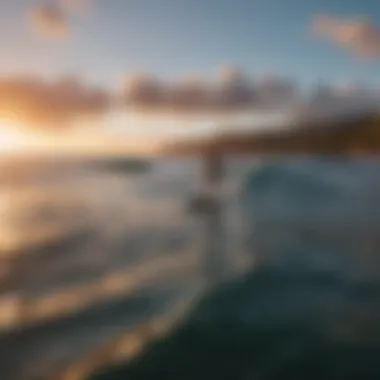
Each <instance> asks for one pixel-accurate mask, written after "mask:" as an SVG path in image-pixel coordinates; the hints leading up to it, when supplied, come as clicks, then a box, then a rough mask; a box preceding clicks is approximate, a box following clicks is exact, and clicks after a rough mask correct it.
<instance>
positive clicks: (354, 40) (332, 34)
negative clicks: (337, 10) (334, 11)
mask: <svg viewBox="0 0 380 380" xmlns="http://www.w3.org/2000/svg"><path fill="white" fill-rule="evenodd" d="M312 30H313V32H314V33H315V34H316V35H318V36H321V37H325V38H328V39H330V40H331V41H333V42H335V43H336V44H338V45H340V46H342V47H344V48H346V49H349V50H350V51H351V52H353V53H354V54H355V55H356V56H358V57H359V58H362V59H373V58H378V57H380V28H378V27H376V26H375V25H373V24H371V22H369V21H368V20H367V19H365V18H351V19H338V18H335V17H332V16H318V17H316V18H315V20H314V22H313V24H312Z"/></svg>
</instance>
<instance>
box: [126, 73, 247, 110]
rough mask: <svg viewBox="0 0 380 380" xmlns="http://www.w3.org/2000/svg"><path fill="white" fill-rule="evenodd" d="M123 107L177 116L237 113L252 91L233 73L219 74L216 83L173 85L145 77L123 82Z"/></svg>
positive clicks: (192, 80) (193, 79)
mask: <svg viewBox="0 0 380 380" xmlns="http://www.w3.org/2000/svg"><path fill="white" fill-rule="evenodd" d="M125 100H126V102H127V104H129V105H131V106H133V107H135V108H138V109H145V110H156V111H157V110H168V111H174V112H176V111H180V112H213V111H224V110H229V111H230V110H237V109H241V108H245V107H248V106H250V105H251V104H252V103H253V101H254V88H253V85H252V84H251V83H249V81H248V80H247V79H246V78H245V77H244V76H243V75H242V74H241V73H240V72H239V71H237V70H232V69H231V70H229V71H227V70H223V73H222V74H220V76H219V78H218V80H217V81H214V82H209V81H206V80H204V79H202V78H198V77H195V76H184V77H182V78H179V79H178V80H176V81H173V82H166V83H164V82H162V81H160V80H158V79H156V78H153V77H151V76H147V75H138V76H134V77H132V78H129V79H128V81H127V86H126V91H125Z"/></svg>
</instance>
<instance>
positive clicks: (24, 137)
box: [0, 120, 35, 152]
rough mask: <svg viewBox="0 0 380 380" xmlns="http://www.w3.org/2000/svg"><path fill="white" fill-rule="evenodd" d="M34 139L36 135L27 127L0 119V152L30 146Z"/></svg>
mask: <svg viewBox="0 0 380 380" xmlns="http://www.w3.org/2000/svg"><path fill="white" fill-rule="evenodd" d="M34 141H35V138H34V136H33V135H32V134H31V133H28V132H26V128H23V127H22V126H20V125H17V124H15V123H12V122H9V121H4V120H0V152H1V151H13V150H19V149H23V148H28V147H29V146H31V145H33V143H34Z"/></svg>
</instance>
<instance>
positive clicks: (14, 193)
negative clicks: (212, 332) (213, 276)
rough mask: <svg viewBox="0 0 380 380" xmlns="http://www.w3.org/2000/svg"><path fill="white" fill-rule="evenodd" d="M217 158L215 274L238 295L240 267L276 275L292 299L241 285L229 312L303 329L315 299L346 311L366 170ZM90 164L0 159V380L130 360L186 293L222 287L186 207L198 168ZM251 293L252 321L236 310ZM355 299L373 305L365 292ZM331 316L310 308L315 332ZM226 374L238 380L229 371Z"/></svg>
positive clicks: (363, 281) (365, 237) (370, 183)
mask: <svg viewBox="0 0 380 380" xmlns="http://www.w3.org/2000/svg"><path fill="white" fill-rule="evenodd" d="M225 160H226V161H225V163H226V165H225V180H224V183H223V185H222V188H221V197H222V204H223V208H222V221H223V228H224V230H223V231H221V232H220V241H222V242H223V244H221V248H220V249H223V251H224V252H223V256H221V257H223V265H224V270H225V271H226V273H227V276H226V278H227V280H226V281H238V280H239V279H240V280H239V281H240V282H239V281H238V282H237V283H238V284H239V286H243V285H242V283H241V280H242V279H245V278H246V276H247V274H246V273H247V272H248V273H249V274H248V276H254V273H255V271H258V272H257V273H261V272H260V271H261V270H264V271H265V270H269V271H270V275H269V277H268V278H269V279H271V280H270V281H272V282H273V284H274V283H277V282H278V281H280V282H281V281H284V282H283V283H282V285H280V286H281V287H282V288H283V289H285V288H287V287H289V286H290V287H293V288H294V289H297V292H298V293H297V292H296V293H294V296H292V294H293V293H292V292H287V293H286V297H285V298H282V297H281V296H279V295H278V294H273V292H268V293H266V290H265V289H264V288H265V286H264V288H263V291H262V294H259V293H260V292H259V293H257V292H258V291H257V289H256V288H255V291H254V292H253V293H252V297H253V298H252V300H251V301H250V300H249V296H247V291H246V289H249V288H250V286H252V285H251V284H249V285H245V287H242V288H241V294H243V293H244V296H238V295H236V294H235V296H234V299H235V300H234V302H235V303H234V304H233V305H234V306H233V308H234V310H236V313H237V315H235V317H234V318H235V319H236V318H237V320H238V321H240V322H239V323H241V324H242V325H245V324H247V323H250V321H252V323H254V324H255V323H256V324H257V326H261V325H263V323H264V322H266V323H267V324H268V323H269V325H270V323H272V325H273V326H274V327H275V326H277V325H281V323H287V321H289V319H290V320H292V318H294V320H301V322H303V321H308V320H309V319H308V318H311V316H310V313H311V311H310V310H314V309H313V308H314V301H313V300H315V302H316V303H318V304H320V303H321V302H322V303H323V302H325V303H326V304H328V305H329V307H330V308H332V309H333V311H334V310H335V311H336V312H338V309H339V308H342V307H344V308H346V309H347V310H348V309H349V310H351V311H347V313H348V314H350V313H351V314H353V315H354V314H355V313H354V312H353V311H352V310H353V309H352V305H351V304H350V302H349V300H347V293H346V291H343V290H342V287H341V284H342V282H344V284H347V286H349V287H350V289H352V288H355V287H359V288H360V289H363V286H364V287H365V286H367V287H369V288H368V289H372V290H373V286H377V284H378V281H379V279H380V277H379V275H380V270H379V267H378V263H379V257H380V256H379V249H378V248H380V240H379V238H378V236H380V235H379V234H378V232H379V231H378V228H379V226H380V224H379V222H380V206H379V205H380V202H379V194H380V191H379V190H380V179H379V178H380V177H379V176H378V175H377V174H378V172H379V169H380V164H379V163H378V162H377V161H375V160H370V159H355V160H352V159H350V160H349V159H341V158H328V157H324V158H297V159H294V158H284V159H281V160H268V159H265V160H264V159H258V158H254V159H251V158H245V157H242V158H236V157H229V158H226V159H225ZM100 163H102V160H96V161H94V160H92V161H91V160H85V159H82V160H80V159H75V160H74V159H71V160H64V159H57V158H55V159H50V160H48V159H47V158H38V159H36V158H34V159H30V158H27V159H25V158H22V159H19V160H8V161H7V160H4V161H3V163H2V165H1V171H0V185H1V186H0V211H1V218H0V260H1V268H0V280H1V281H0V372H1V374H2V379H4V380H7V379H16V378H17V379H19V378H21V379H44V378H49V379H52V378H54V379H58V378H59V379H65V378H67V379H73V378H78V379H80V378H84V376H85V375H84V373H85V372H88V371H94V370H95V369H96V368H97V367H99V366H102V365H103V364H104V365H105V364H106V363H108V362H113V361H114V360H116V359H117V360H126V358H132V357H135V355H137V354H136V352H137V353H138V352H140V351H139V350H141V349H142V347H143V346H144V345H145V344H147V342H150V341H154V340H155V339H157V336H162V335H164V336H167V335H168V334H169V336H170V333H171V331H172V330H175V329H174V326H175V325H179V326H181V325H182V324H183V323H185V322H183V321H186V318H188V316H189V315H190V316H191V315H193V314H192V313H194V311H193V310H197V309H196V308H195V309H194V308H193V306H194V305H197V304H198V303H197V302H198V301H197V300H199V299H202V298H203V297H204V296H205V294H209V293H210V292H212V291H216V292H220V291H222V290H221V289H224V288H223V284H219V285H218V284H217V283H216V284H213V288H210V285H209V282H208V279H207V278H205V277H207V273H205V271H204V263H205V257H204V241H203V240H202V238H201V237H203V236H204V233H203V232H204V231H203V229H204V224H203V222H202V220H200V219H199V216H196V215H192V214H191V213H189V207H188V204H189V202H190V201H191V199H192V197H193V196H194V195H195V194H197V193H198V192H199V191H200V190H201V189H202V182H201V175H200V173H201V162H200V161H199V160H197V159H189V158H184V159H180V160H178V159H177V160H173V159H155V160H152V159H150V160H149V162H147V164H146V166H143V167H142V168H141V170H140V169H137V170H136V169H133V170H132V169H130V168H129V166H128V165H121V166H120V165H119V166H117V165H116V168H115V167H114V166H112V165H100ZM273 271H274V272H273ZM273 273H277V274H278V275H277V277H276V276H274V275H273ZM257 276H258V277H257V278H259V277H260V275H259V274H258V275H257ZM273 276H274V277H273ZM299 276H301V278H303V277H302V276H306V278H307V277H308V276H309V277H310V278H314V277H315V276H317V278H318V279H320V280H318V281H320V283H318V282H317V285H315V283H314V284H313V285H312V290H311V291H310V293H309V294H307V291H306V289H308V286H309V285H307V282H306V283H305V284H306V285H303V283H302V281H301V282H299V284H298V285H294V282H295V283H296V282H297V281H296V280H295V279H297V278H299ZM313 276H314V277H313ZM326 276H327V277H326ZM233 278H235V280H232V279H233ZM326 278H327V280H326ZM331 278H332V279H334V281H338V282H337V283H336V285H334V284H335V282H334V281H333V285H331V281H330V279H331ZM236 279H238V280H236ZM278 279H279V280H278ZM250 281H253V280H252V279H251V280H250ZM255 281H256V280H255ZM276 281H277V282H276ZM339 281H340V282H339ZM264 282H265V281H264ZM289 284H290V285H289ZM318 284H320V285H318ZM326 284H329V285H326ZM338 284H339V285H338ZM330 285H331V286H332V287H333V288H334V286H335V288H334V289H333V292H334V297H332V298H331V297H330V295H329V294H326V286H330ZM297 286H298V287H297ZM303 286H305V288H304V291H303V293H302V289H301V288H302V287H303ZM319 286H320V288H319ZM293 288H292V289H293ZM346 288H347V287H346ZM346 288H344V289H346ZM234 289H237V287H236V286H235V287H234ZM355 289H356V288H355ZM236 291H237V290H236ZM226 292H227V293H228V292H229V291H226ZM299 292H301V293H302V294H301V293H300V294H299ZM239 294H240V293H239ZM253 294H254V295H253ZM258 294H259V295H258ZM265 295H267V297H266V298H265ZM247 297H248V298H247ZM255 297H259V302H260V304H261V305H263V307H264V309H266V310H267V311H266V312H263V310H262V309H258V310H257V311H256V312H255V313H253V314H252V311H247V310H249V302H253V301H254V300H255V299H256V298H255ZM363 297H364V298H365V299H366V307H369V310H370V311H371V310H372V311H373V310H375V309H376V310H377V307H378V305H377V302H378V300H376V297H372V298H371V301H370V302H369V301H368V295H366V294H365V293H363ZM366 297H367V298H366ZM227 298H228V297H227ZM206 299H207V298H206ZM236 299H241V302H242V303H241V304H240V305H236ZM321 300H322V301H321ZM202 302H203V303H204V302H205V301H202ZM213 302H214V303H213V305H214V306H213V307H214V309H213V310H216V311H213V312H212V313H215V312H216V313H218V311H217V310H218V307H220V310H221V311H220V314H221V315H223V312H224V311H223V310H224V309H225V307H227V306H223V305H222V304H221V305H219V306H218V304H216V306H215V301H213ZM226 302H227V301H226ZM228 302H232V301H228ZM355 302H356V301H355ZM371 302H372V303H371ZM201 304H202V303H201ZM343 304H344V306H342V305H343ZM305 305H306V306H305ZM355 305H356V304H355ZM368 305H369V306H368ZM304 307H306V308H307V313H305V312H304V309H303V308H304ZM350 307H351V309H350ZM323 308H326V306H325V305H324V306H323ZM346 309H345V310H346ZM363 309H365V307H363ZM238 310H242V311H241V313H243V314H242V315H240V314H239V313H240V311H239V312H238ZM289 310H290V311H289ZM323 310H325V309H323ZM365 310H366V309H365ZM195 313H196V312H195ZM212 313H211V314H210V315H212ZM247 313H248V314H247ZM368 313H370V312H367V314H368ZM373 313H374V314H376V313H375V312H373ZM206 314H207V313H206ZM322 314H323V313H322ZM322 314H321V315H322ZM333 314H334V313H333ZM335 314H336V313H335ZM335 314H334V318H335V319H334V318H333V317H332V316H331V315H330V314H326V315H327V316H326V315H325V314H323V316H324V317H325V318H327V319H328V321H327V322H326V323H327V324H328V325H334V326H337V323H338V322H337V321H336V316H335ZM338 314H339V313H338ZM351 314H350V315H351ZM363 314H365V312H363ZM367 314H365V315H367ZM355 315H356V314H355ZM208 318H209V317H208ZM247 318H248V319H247ZM271 318H272V319H271ZM300 318H301V319H300ZM302 318H304V319H303V320H302ZM321 318H322V317H321ZM329 318H330V319H331V321H330V320H329ZM347 318H348V317H347ZM363 318H364V317H363ZM368 318H369V317H368ZM206 319H207V318H206ZM333 319H334V323H335V324H333V322H332V320H333ZM215 321H216V320H215ZM270 321H272V322H270ZM370 321H371V323H372V324H374V330H375V331H377V328H378V326H377V324H376V323H375V322H373V318H372V319H370ZM210 323H211V324H212V323H213V322H212V321H211V322H210ZM267 324H266V326H267ZM338 324H339V323H338ZM346 324H347V323H346ZM345 328H346V330H350V328H351V330H352V326H351V325H350V327H345ZM330 329H331V327H330ZM342 329H343V327H342ZM336 330H338V327H336ZM343 330H344V329H343ZM346 330H345V331H346ZM351 330H350V332H349V333H350V334H354V333H355V332H353V331H351ZM349 333H347V334H349ZM342 334H343V333H342ZM379 343H380V340H379ZM274 344H275V343H274ZM372 344H373V342H372ZM106 359H107V360H106ZM267 360H269V359H267ZM163 362H164V360H163ZM165 373H166V372H165ZM65 376H66V377H65ZM70 376H71V377H70ZM73 376H77V377H73ZM131 378H133V377H131ZM147 378H148V377H147ZM167 378H173V379H174V378H178V373H177V374H176V375H173V376H172V377H170V376H168V377H167ZM208 378H212V377H208ZM218 378H221V377H218ZM226 378H227V377H226ZM231 378H233V377H231ZM235 378H243V377H239V375H237V374H236V372H235ZM245 378H246V377H245ZM257 378H259V379H261V378H265V377H257ZM268 378H270V377H268Z"/></svg>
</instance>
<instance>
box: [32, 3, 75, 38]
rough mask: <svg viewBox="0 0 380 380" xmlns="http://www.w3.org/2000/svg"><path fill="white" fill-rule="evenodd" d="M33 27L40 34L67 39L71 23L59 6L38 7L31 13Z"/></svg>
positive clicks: (44, 5)
mask: <svg viewBox="0 0 380 380" xmlns="http://www.w3.org/2000/svg"><path fill="white" fill-rule="evenodd" d="M30 21H31V25H32V27H33V28H34V30H35V31H37V32H38V33H40V34H43V35H47V36H54V37H65V36H67V34H68V32H69V21H68V19H67V17H66V14H65V13H64V11H63V10H62V9H61V8H60V7H59V6H58V5H57V4H54V3H52V4H40V5H36V6H35V7H34V8H33V9H32V10H31V12H30Z"/></svg>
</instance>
